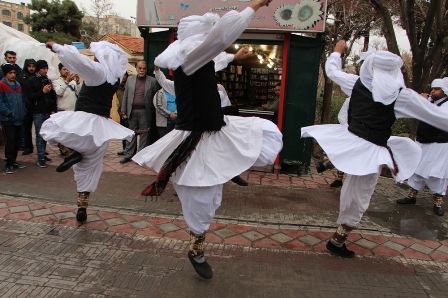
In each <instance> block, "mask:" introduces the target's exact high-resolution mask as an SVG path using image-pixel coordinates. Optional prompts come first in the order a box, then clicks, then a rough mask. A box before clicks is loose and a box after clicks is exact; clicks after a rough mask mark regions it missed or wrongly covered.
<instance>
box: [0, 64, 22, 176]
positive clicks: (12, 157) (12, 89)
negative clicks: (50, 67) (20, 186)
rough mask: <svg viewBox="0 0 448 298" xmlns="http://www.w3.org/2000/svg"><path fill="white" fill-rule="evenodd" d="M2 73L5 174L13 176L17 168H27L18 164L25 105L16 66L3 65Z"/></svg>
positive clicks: (0, 118)
mask: <svg viewBox="0 0 448 298" xmlns="http://www.w3.org/2000/svg"><path fill="white" fill-rule="evenodd" d="M2 72H3V74H4V77H3V79H2V80H0V122H1V125H2V128H3V131H4V135H5V138H6V144H5V159H6V165H5V173H6V174H12V173H14V169H15V168H16V169H17V168H19V169H21V168H24V167H25V166H24V165H21V164H18V163H17V162H16V158H17V152H18V149H19V146H18V145H19V140H20V130H21V128H22V122H23V117H24V115H25V105H24V102H23V96H22V87H21V86H20V84H19V83H18V82H17V81H16V70H15V68H14V65H11V64H3V65H2Z"/></svg>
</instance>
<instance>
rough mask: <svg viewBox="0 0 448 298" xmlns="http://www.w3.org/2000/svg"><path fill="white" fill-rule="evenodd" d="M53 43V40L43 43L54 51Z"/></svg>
mask: <svg viewBox="0 0 448 298" xmlns="http://www.w3.org/2000/svg"><path fill="white" fill-rule="evenodd" d="M54 44H55V42H54V41H47V42H46V43H45V46H46V47H47V48H49V49H50V50H51V51H52V52H54V51H53V45H54Z"/></svg>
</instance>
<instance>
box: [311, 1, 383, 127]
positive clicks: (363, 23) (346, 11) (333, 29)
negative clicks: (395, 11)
mask: <svg viewBox="0 0 448 298" xmlns="http://www.w3.org/2000/svg"><path fill="white" fill-rule="evenodd" d="M327 11H328V17H327V18H328V19H327V24H329V25H328V26H327V30H326V32H325V33H326V34H325V50H324V51H323V52H322V57H321V67H322V69H323V73H324V92H323V101H322V109H321V119H320V122H321V123H328V122H329V121H330V111H331V100H332V95H333V82H332V81H331V80H330V79H329V78H328V77H327V74H326V73H325V67H324V66H325V62H326V61H327V56H328V54H329V53H331V52H332V51H333V48H334V45H335V44H336V42H337V41H338V40H340V39H344V40H347V41H348V48H347V52H346V53H345V56H347V55H348V54H349V53H350V52H351V50H352V47H353V45H354V42H355V40H357V39H359V38H361V37H365V36H368V35H369V33H370V30H371V29H372V28H374V27H375V26H378V22H377V21H376V20H375V15H374V14H373V13H369V11H372V7H371V6H370V4H369V3H368V2H367V3H366V1H362V0H330V1H329V2H328V7H327ZM330 22H331V23H332V24H330ZM365 42H367V44H368V40H367V41H365ZM344 63H345V59H344Z"/></svg>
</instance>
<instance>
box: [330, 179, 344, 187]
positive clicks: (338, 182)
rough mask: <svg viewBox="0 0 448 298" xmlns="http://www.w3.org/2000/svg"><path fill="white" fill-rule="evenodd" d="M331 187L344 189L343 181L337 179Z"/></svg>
mask: <svg viewBox="0 0 448 298" xmlns="http://www.w3.org/2000/svg"><path fill="white" fill-rule="evenodd" d="M330 187H334V188H338V187H342V180H340V179H336V180H334V181H333V182H331V184H330Z"/></svg>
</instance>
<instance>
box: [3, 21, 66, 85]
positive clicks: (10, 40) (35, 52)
mask: <svg viewBox="0 0 448 298" xmlns="http://www.w3.org/2000/svg"><path fill="white" fill-rule="evenodd" d="M6 51H14V52H16V53H17V62H16V63H17V64H18V65H19V66H20V67H22V68H23V64H24V62H25V59H35V60H36V61H37V60H41V59H42V60H45V61H47V62H48V77H49V78H50V80H54V79H56V78H58V77H59V71H58V64H59V58H58V56H57V55H56V54H55V53H53V52H52V51H50V50H49V49H47V48H46V47H45V44H43V43H41V42H39V41H37V40H35V39H34V38H32V37H31V36H29V35H26V34H25V33H22V32H20V31H18V30H16V29H14V28H11V27H9V26H6V25H4V24H1V23H0V55H1V57H0V61H1V64H3V63H4V62H5V60H4V59H5V58H4V55H3V54H4V53H5V52H6Z"/></svg>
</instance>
